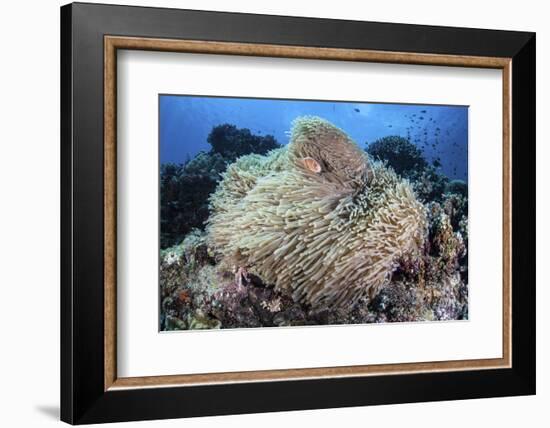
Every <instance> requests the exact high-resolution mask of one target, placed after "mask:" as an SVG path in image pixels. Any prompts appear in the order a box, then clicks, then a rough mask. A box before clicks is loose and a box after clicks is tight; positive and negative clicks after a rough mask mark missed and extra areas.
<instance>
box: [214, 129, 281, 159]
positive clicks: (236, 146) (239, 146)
mask: <svg viewBox="0 0 550 428" xmlns="http://www.w3.org/2000/svg"><path fill="white" fill-rule="evenodd" d="M207 141H208V143H209V144H210V145H211V146H212V152H214V153H219V154H220V155H222V156H223V157H224V158H225V159H229V160H235V159H237V158H238V157H240V156H244V155H247V154H249V153H258V154H260V155H265V154H266V153H268V152H269V151H271V150H273V149H276V148H278V147H280V145H279V143H277V141H276V140H275V138H274V137H273V136H271V135H265V136H260V135H254V134H252V133H251V132H250V130H249V129H246V128H243V129H238V128H237V127H236V126H235V125H230V124H228V123H226V124H223V125H218V126H216V127H214V128H213V129H212V131H211V132H210V135H208V140H207Z"/></svg>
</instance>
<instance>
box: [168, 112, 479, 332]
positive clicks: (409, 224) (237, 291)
mask: <svg viewBox="0 0 550 428" xmlns="http://www.w3.org/2000/svg"><path fill="white" fill-rule="evenodd" d="M222 129H225V128H223V127H221V128H220V129H219V130H218V131H220V130H222ZM227 129H228V131H229V132H228V133H227V134H228V135H229V136H234V135H237V134H238V133H235V132H234V129H233V128H231V127H228V128H227ZM245 134H246V133H245ZM211 135H212V134H211ZM218 137H219V136H218ZM218 137H216V138H218ZM231 138H232V137H228V138H227V139H226V142H227V144H233V143H231V141H232V140H231ZM217 141H218V143H219V141H220V140H217ZM216 144H217V143H216ZM373 144H374V143H373ZM392 144H395V145H396V146H397V147H392ZM408 144H410V143H408V142H407V144H405V142H404V141H403V139H398V138H390V139H386V140H385V141H384V144H378V145H376V146H374V147H373V148H372V151H373V152H371V151H369V150H368V148H367V153H365V151H363V150H360V149H359V148H358V146H357V145H356V144H355V143H354V142H353V141H351V140H350V139H349V137H347V135H346V134H345V133H344V132H343V131H341V130H339V129H338V128H336V127H334V126H333V125H331V124H329V123H328V122H325V121H323V120H322V119H318V118H304V119H301V120H298V121H297V122H296V123H295V125H294V127H293V132H292V135H291V144H290V145H289V146H287V147H282V148H280V147H274V148H273V150H270V151H268V150H267V149H266V151H264V152H263V153H261V154H247V155H244V156H240V157H238V159H235V157H236V156H237V153H240V152H239V150H240V149H239V150H226V149H223V148H220V146H218V145H216V150H219V151H215V150H214V145H213V149H212V150H211V151H210V152H208V153H201V154H199V155H198V156H197V157H196V158H195V159H193V160H191V161H189V162H188V163H187V164H186V165H184V166H181V165H180V166H176V165H166V166H164V168H165V169H166V170H165V171H164V173H163V176H162V179H163V180H166V183H164V184H163V183H162V182H161V185H163V186H165V187H164V189H167V191H169V192H172V193H170V194H168V195H167V196H169V198H167V200H169V201H170V200H171V201H174V200H178V198H177V197H176V196H175V195H177V194H178V192H180V191H181V192H187V193H188V194H189V195H193V194H194V192H195V191H196V192H197V199H195V200H193V201H190V202H189V205H180V207H181V206H187V207H188V208H187V209H188V210H192V209H193V207H195V208H196V207H199V206H200V207H202V208H203V210H200V211H197V210H196V209H195V214H193V215H197V214H196V212H200V216H201V218H200V219H197V220H196V221H195V220H193V219H192V218H191V214H192V213H191V212H185V215H184V216H183V217H181V216H180V217H178V218H179V219H183V220H181V221H188V220H192V221H195V223H192V224H195V226H194V227H195V228H191V226H187V229H185V230H183V229H182V230H181V231H179V235H178V239H175V240H172V241H170V243H169V246H170V248H165V249H163V250H162V251H161V254H160V256H161V257H160V260H161V261H160V284H161V294H160V297H161V319H160V323H161V325H160V327H161V330H189V329H215V328H224V329H225V328H244V327H278V326H306V325H330V324H364V323H382V322H412V321H435V320H462V319H467V318H468V253H467V248H468V187H467V184H466V183H465V182H463V181H460V180H452V181H451V180H449V179H448V178H447V177H446V176H444V175H442V174H440V173H439V172H437V170H436V169H435V168H434V167H433V166H431V165H428V163H427V162H426V161H425V160H424V161H422V160H423V158H422V160H418V153H417V152H416V151H415V150H411V147H410V146H409V145H408ZM222 146H223V144H222ZM244 146H245V145H243V146H240V147H244ZM371 146H372V145H371ZM262 147H263V146H262ZM369 147H370V146H369ZM375 148H376V153H378V154H376V153H375V151H374V149H375ZM256 149H257V150H264V149H263V148H261V147H260V148H258V147H256ZM256 149H255V150H256ZM247 150H248V149H247ZM385 153H386V154H385ZM387 153H394V154H396V157H394V158H391V157H390V156H388V155H387ZM400 156H408V157H409V158H410V159H409V160H407V161H406V162H403V161H402V159H401V158H400ZM378 160H380V161H378ZM399 165H401V166H399ZM407 165H408V167H407ZM410 165H418V166H419V168H418V169H415V167H411V166H410ZM182 177H185V180H190V179H189V177H195V178H196V180H197V181H196V182H194V183H195V184H192V182H191V181H184V180H183V179H182ZM180 179H182V181H180V182H178V183H177V184H174V183H173V181H177V180H180ZM199 179H200V180H210V181H208V182H209V183H213V186H212V187H207V189H208V191H207V193H206V195H208V193H212V194H211V197H210V199H209V201H208V200H207V199H206V198H205V197H204V196H201V197H198V196H199V195H198V192H199V190H200V191H201V192H204V188H202V187H198V188H197V187H195V188H193V187H192V186H194V185H196V186H203V185H204V183H202V184H201V182H200V181H199ZM220 179H221V181H220ZM179 186H181V187H179ZM214 189H215V192H214ZM163 196H164V195H163ZM189 199H190V200H191V199H193V198H191V197H189ZM208 203H209V204H210V206H209V208H210V209H211V211H212V216H211V218H210V221H209V222H208V223H207V224H208V225H207V230H204V229H203V227H202V224H203V221H204V220H206V218H207V217H208V213H207V212H206V211H205V210H206V205H207V204H208ZM167 207H169V204H164V205H163V209H165V208H167ZM178 212H181V210H180V211H178ZM164 220H165V219H164V218H163V221H164Z"/></svg>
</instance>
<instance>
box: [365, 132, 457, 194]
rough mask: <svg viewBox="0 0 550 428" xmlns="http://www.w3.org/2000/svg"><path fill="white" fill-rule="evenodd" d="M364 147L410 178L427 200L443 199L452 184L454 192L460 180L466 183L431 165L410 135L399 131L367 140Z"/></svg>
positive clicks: (372, 154) (415, 188) (417, 190)
mask: <svg viewBox="0 0 550 428" xmlns="http://www.w3.org/2000/svg"><path fill="white" fill-rule="evenodd" d="M365 150H366V152H367V153H368V154H369V155H370V156H371V157H372V158H374V159H378V160H381V161H383V162H386V164H387V165H388V166H390V167H391V168H392V169H393V170H394V171H395V172H396V173H397V174H398V175H400V176H402V177H403V178H406V179H408V180H410V181H411V182H412V183H413V186H414V190H415V192H416V195H417V197H418V198H419V199H420V200H422V201H424V202H431V201H440V200H441V198H442V196H443V194H444V193H445V192H446V191H447V188H448V187H449V186H451V188H452V189H453V190H452V191H453V192H455V191H458V189H459V188H460V183H464V182H462V181H461V180H456V183H455V182H449V179H448V178H447V176H445V175H444V174H442V173H440V172H439V171H438V169H437V168H436V166H435V165H430V164H429V163H428V162H427V161H426V159H425V158H424V156H423V154H422V151H421V150H420V149H419V148H418V147H417V146H415V145H414V144H413V143H411V142H410V141H409V140H408V139H407V138H403V137H400V136H398V135H391V136H388V137H383V138H380V139H379V140H376V141H374V142H372V143H370V144H368V145H367V147H366V149H365ZM437 164H438V162H436V165H437ZM459 182H460V183H459ZM466 192H467V186H466Z"/></svg>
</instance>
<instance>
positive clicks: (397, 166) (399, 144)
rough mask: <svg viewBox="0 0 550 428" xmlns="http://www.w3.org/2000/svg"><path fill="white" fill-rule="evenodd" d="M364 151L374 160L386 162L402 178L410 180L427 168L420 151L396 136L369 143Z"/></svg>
mask: <svg viewBox="0 0 550 428" xmlns="http://www.w3.org/2000/svg"><path fill="white" fill-rule="evenodd" d="M366 151H367V153H368V154H369V155H370V156H372V157H373V158H374V159H377V160H381V161H385V162H387V163H388V165H389V166H391V167H392V168H393V170H394V171H395V172H396V173H397V174H399V175H401V176H402V177H404V178H410V177H411V176H413V175H415V174H416V173H417V172H418V171H419V170H424V169H425V168H426V167H427V166H428V163H427V162H426V160H425V159H424V156H422V151H420V149H419V148H418V147H416V146H415V145H414V144H412V143H411V142H409V140H407V139H406V138H403V137H400V136H398V135H390V136H388V137H383V138H380V139H379V140H376V141H374V142H372V143H370V144H369V145H368V146H367V148H366Z"/></svg>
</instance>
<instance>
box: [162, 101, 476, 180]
mask: <svg viewBox="0 0 550 428" xmlns="http://www.w3.org/2000/svg"><path fill="white" fill-rule="evenodd" d="M304 115H314V116H319V117H322V118H324V119H326V120H328V121H329V122H332V123H333V124H335V125H336V126H338V127H340V128H341V129H343V130H344V131H345V132H346V133H347V134H348V135H349V136H351V137H352V138H353V139H354V140H355V141H356V142H357V143H358V144H359V146H360V147H362V148H365V147H366V146H367V145H368V143H371V142H374V141H376V140H377V139H379V138H382V137H386V136H390V135H398V136H401V137H405V138H407V139H409V141H410V142H411V143H413V144H415V145H416V146H417V147H418V148H419V149H420V150H421V151H422V152H423V154H424V156H425V158H426V160H427V161H428V162H430V163H432V164H433V165H434V166H436V167H438V168H440V172H442V173H443V174H445V175H446V176H447V177H449V178H450V179H461V180H465V181H467V177H468V107H467V106H441V105H422V104H384V103H363V102H343V101H336V102H335V101H310V100H282V99H255V98H223V97H203V96H187V95H185V96H184V95H160V96H159V121H160V122H159V126H160V130H159V136H160V162H161V164H164V163H176V164H180V163H185V162H186V161H187V160H189V159H192V158H194V157H195V156H196V155H197V154H198V153H199V152H200V151H208V150H210V146H209V144H208V143H207V137H208V134H209V133H210V131H211V130H212V128H213V127H215V126H217V125H221V124H231V125H235V126H236V127H237V128H248V129H249V130H250V132H252V134H256V135H272V136H273V137H275V139H276V140H277V142H279V143H280V144H288V142H289V131H290V128H291V126H292V121H293V120H294V119H295V118H297V117H299V116H304Z"/></svg>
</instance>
